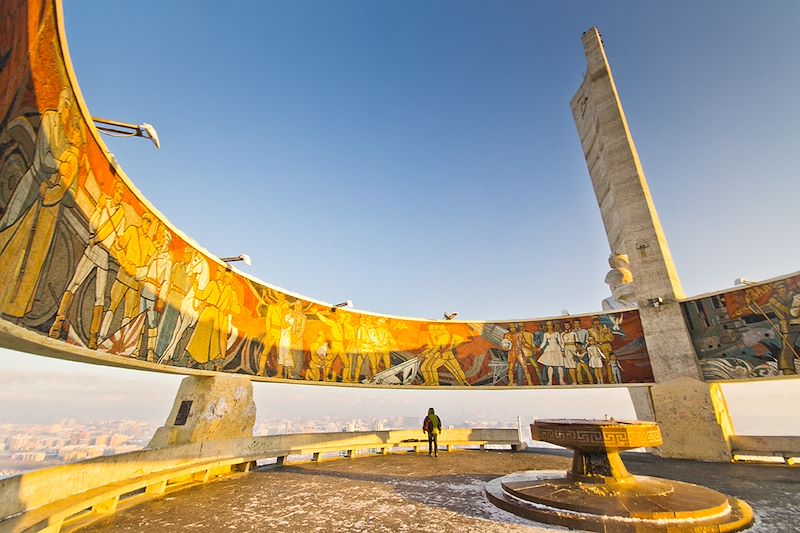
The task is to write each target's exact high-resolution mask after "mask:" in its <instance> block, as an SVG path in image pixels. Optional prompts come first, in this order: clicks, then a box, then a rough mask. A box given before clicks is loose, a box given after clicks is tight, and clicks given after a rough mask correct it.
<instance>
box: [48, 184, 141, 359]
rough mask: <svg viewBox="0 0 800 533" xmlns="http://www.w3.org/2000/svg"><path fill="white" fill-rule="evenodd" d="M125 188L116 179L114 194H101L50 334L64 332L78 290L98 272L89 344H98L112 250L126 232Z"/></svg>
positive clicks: (54, 336) (54, 335)
mask: <svg viewBox="0 0 800 533" xmlns="http://www.w3.org/2000/svg"><path fill="white" fill-rule="evenodd" d="M124 192H125V188H124V186H123V185H122V182H119V181H117V182H115V184H114V192H113V194H112V196H110V197H109V196H101V197H100V199H99V200H98V201H97V205H96V206H95V208H94V211H93V212H92V216H91V217H90V218H89V230H90V231H91V234H90V236H89V241H88V242H87V243H86V249H85V250H84V252H83V255H82V256H81V258H80V261H78V266H77V267H76V268H75V273H74V274H73V275H72V279H71V280H70V282H69V283H68V284H67V289H66V290H65V291H64V294H63V296H62V297H61V303H60V304H59V306H58V313H57V314H56V318H55V322H53V325H52V327H51V328H50V333H49V334H50V337H52V338H54V339H57V338H59V337H60V336H61V333H62V330H63V328H64V324H65V321H66V317H67V311H68V310H69V307H70V305H71V304H72V300H73V298H74V297H75V292H76V291H77V290H78V288H79V287H80V286H81V285H82V284H83V282H84V281H86V279H87V278H88V277H89V275H90V274H91V273H92V272H96V275H95V282H94V284H95V285H94V288H95V289H94V290H95V292H94V294H95V298H94V307H93V308H92V321H91V324H90V326H89V339H88V343H87V346H88V347H89V348H90V349H95V348H97V334H98V332H99V331H100V321H101V320H102V318H103V306H104V303H105V294H106V284H107V283H108V266H109V265H108V259H109V255H108V250H111V249H112V248H113V247H114V246H115V243H116V241H117V239H118V238H119V237H120V236H121V235H122V234H123V233H124V232H125V209H124V207H123V206H122V196H123V194H124Z"/></svg>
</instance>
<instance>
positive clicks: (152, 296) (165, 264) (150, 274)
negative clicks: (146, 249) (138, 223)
mask: <svg viewBox="0 0 800 533" xmlns="http://www.w3.org/2000/svg"><path fill="white" fill-rule="evenodd" d="M170 244H172V234H171V233H169V232H168V231H163V232H162V233H161V234H160V236H159V239H158V249H157V252H156V254H155V255H153V257H151V258H150V261H149V262H148V264H147V266H145V267H141V268H140V269H139V270H138V271H137V276H136V277H137V279H140V280H141V281H142V287H141V298H140V300H139V312H140V313H145V314H146V318H145V329H144V334H143V336H144V343H145V345H146V346H147V348H146V349H147V360H148V361H155V355H156V339H157V338H158V321H159V319H160V318H161V314H162V313H163V311H164V303H165V302H166V301H167V295H168V293H169V288H170V281H171V280H172V256H171V255H170V253H169V246H170ZM133 355H135V356H138V355H139V343H137V344H136V348H135V349H134V352H133Z"/></svg>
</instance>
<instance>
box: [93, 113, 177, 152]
mask: <svg viewBox="0 0 800 533" xmlns="http://www.w3.org/2000/svg"><path fill="white" fill-rule="evenodd" d="M92 121H94V125H95V126H96V127H97V129H98V130H99V131H100V133H105V134H106V135H110V136H111V137H141V138H143V139H150V140H151V141H152V142H153V144H155V145H156V148H157V149H158V148H161V142H160V141H159V140H158V133H157V132H156V129H155V128H154V127H153V125H152V124H147V123H146V122H145V123H142V124H138V125H137V124H128V123H127V122H119V121H116V120H108V119H105V118H98V117H92Z"/></svg>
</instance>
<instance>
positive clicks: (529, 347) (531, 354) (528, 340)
mask: <svg viewBox="0 0 800 533" xmlns="http://www.w3.org/2000/svg"><path fill="white" fill-rule="evenodd" d="M519 333H520V336H521V338H522V343H521V344H520V349H521V350H522V355H523V359H524V361H525V362H526V366H524V367H523V368H525V369H526V370H527V368H528V367H527V364H528V363H529V364H530V365H531V366H533V374H532V375H531V380H532V381H533V384H534V385H541V384H542V380H541V374H540V372H541V370H540V369H539V361H537V360H536V357H535V354H536V340H535V335H534V334H533V333H531V332H530V331H527V330H525V328H523V327H520V332H519ZM517 379H518V380H521V379H522V376H521V375H520V371H519V370H518V371H517Z"/></svg>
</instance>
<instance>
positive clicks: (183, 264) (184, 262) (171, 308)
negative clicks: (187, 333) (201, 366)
mask: <svg viewBox="0 0 800 533" xmlns="http://www.w3.org/2000/svg"><path fill="white" fill-rule="evenodd" d="M192 255H193V252H192V249H191V248H189V247H186V248H184V250H183V257H182V259H181V261H180V262H178V263H174V264H173V266H172V278H171V279H170V280H169V291H167V300H166V302H164V310H163V312H162V314H161V320H160V323H159V325H158V338H157V340H156V348H155V350H156V355H158V356H159V361H158V362H159V363H162V362H163V361H162V359H161V356H163V355H164V352H165V351H166V349H167V346H168V345H169V341H170V339H171V338H172V333H173V332H174V331H175V326H176V325H177V323H178V318H179V316H180V312H181V303H182V302H183V299H184V298H185V297H186V294H187V293H188V292H189V289H190V288H191V286H192V280H191V278H190V277H189V269H190V263H191V262H192Z"/></svg>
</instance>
